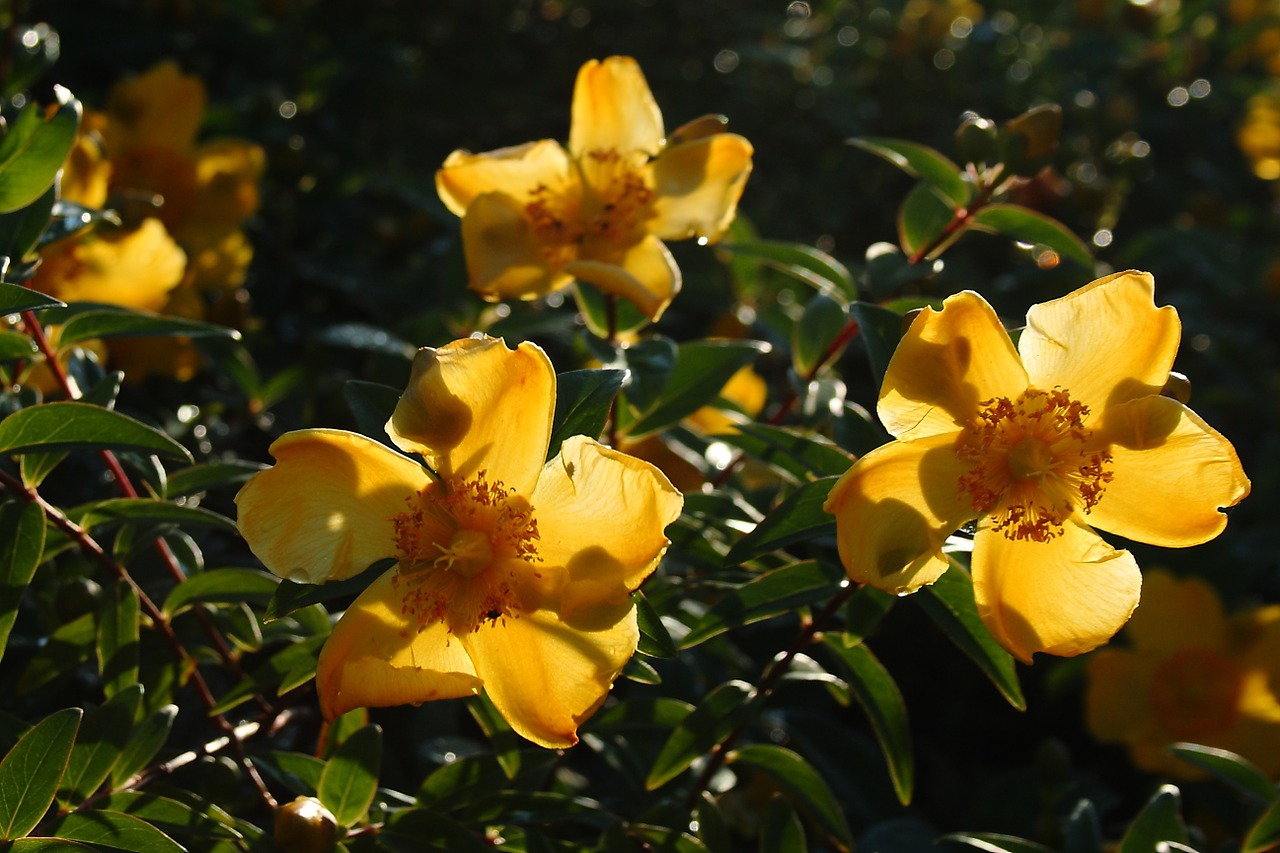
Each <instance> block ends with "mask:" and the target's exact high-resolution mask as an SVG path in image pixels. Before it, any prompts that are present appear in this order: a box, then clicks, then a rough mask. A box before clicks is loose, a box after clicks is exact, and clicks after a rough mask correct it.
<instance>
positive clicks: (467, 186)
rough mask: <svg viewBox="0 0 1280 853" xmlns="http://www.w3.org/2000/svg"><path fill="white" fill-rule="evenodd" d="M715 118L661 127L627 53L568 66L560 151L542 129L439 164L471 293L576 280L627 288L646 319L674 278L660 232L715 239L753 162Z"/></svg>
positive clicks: (529, 291)
mask: <svg viewBox="0 0 1280 853" xmlns="http://www.w3.org/2000/svg"><path fill="white" fill-rule="evenodd" d="M723 129H724V122H723V120H722V119H719V118H718V117H712V118H707V119H702V120H699V121H697V122H693V123H691V124H689V125H686V126H685V127H684V128H682V129H681V130H678V131H676V132H675V133H673V134H672V135H671V136H670V137H666V136H665V133H664V131H663V124H662V114H661V113H660V112H659V111H658V105H657V103H656V102H655V101H654V99H653V95H652V94H651V93H650V91H649V86H648V84H647V83H646V82H645V79H644V75H643V74H642V73H641V71H640V67H639V65H637V64H636V62H635V60H634V59H631V58H630V57H626V56H613V57H609V58H608V59H605V60H604V61H603V62H600V61H597V60H591V61H589V62H587V63H586V64H585V65H583V66H582V69H581V70H580V71H579V72H578V80H577V84H576V85H575V87H574V91H573V107H572V113H571V123H570V128H569V145H568V149H567V150H566V149H565V148H564V147H562V146H561V145H560V144H559V143H558V142H555V141H552V140H546V139H544V140H541V141H538V142H530V143H527V144H525V145H520V146H516V147H512V148H503V149H500V150H497V151H490V152H486V153H483V154H472V153H471V152H469V151H454V152H453V153H452V154H450V155H449V157H448V158H447V159H446V160H445V162H444V166H443V168H441V169H440V171H439V172H437V173H436V188H437V190H438V191H439V193H440V198H441V200H443V201H444V203H445V205H446V206H447V207H448V208H449V210H451V211H453V212H454V213H455V214H457V215H458V216H460V217H462V242H463V251H464V253H465V255H466V261H467V272H468V276H469V277H470V280H471V287H472V289H473V290H476V291H477V292H479V293H481V294H483V295H484V296H485V297H486V298H488V299H493V300H498V299H509V298H519V299H535V298H537V297H539V296H542V295H545V294H547V293H549V292H551V291H553V290H557V289H559V288H562V287H565V286H566V285H568V284H570V283H571V282H572V281H573V280H574V279H578V280H580V281H583V282H586V283H588V284H591V285H593V286H595V287H597V288H599V289H600V290H602V291H604V292H606V293H610V294H615V295H617V296H620V297H623V298H625V299H629V300H631V301H632V302H634V303H635V304H636V305H637V306H639V308H640V310H642V311H643V312H644V313H645V314H646V315H648V316H649V318H650V319H653V320H656V319H657V318H658V317H659V315H661V314H662V312H663V310H664V309H665V308H666V307H667V305H668V304H669V303H670V302H671V300H672V298H673V297H674V296H675V294H676V291H678V290H679V289H680V270H679V269H678V268H677V267H676V265H675V261H674V260H673V259H672V257H671V253H670V252H669V251H668V250H667V247H666V246H665V245H663V243H662V241H663V240H679V239H686V238H690V237H697V238H699V239H702V240H706V241H714V240H716V239H718V238H719V237H720V236H721V235H722V234H723V233H724V231H725V230H726V229H727V228H728V227H729V224H730V223H731V222H732V221H733V216H734V212H735V209H736V207H737V204H738V199H739V197H740V196H741V195H742V190H743V187H744V186H745V185H746V181H747V175H748V174H749V173H750V172H751V154H752V148H751V143H749V142H747V140H746V139H743V138H742V137H741V136H737V135H736V134H731V133H725V132H723Z"/></svg>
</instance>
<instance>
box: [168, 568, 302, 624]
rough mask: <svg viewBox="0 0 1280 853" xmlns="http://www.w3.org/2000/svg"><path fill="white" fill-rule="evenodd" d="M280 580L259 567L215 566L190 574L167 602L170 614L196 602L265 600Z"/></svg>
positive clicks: (175, 613) (273, 591)
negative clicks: (219, 567)
mask: <svg viewBox="0 0 1280 853" xmlns="http://www.w3.org/2000/svg"><path fill="white" fill-rule="evenodd" d="M279 584H280V581H279V579H278V578H276V577H275V576H274V575H269V574H267V573H266V572H260V571H258V570H257V569H212V570H210V571H207V572H200V573H199V574H194V575H191V576H190V577H188V578H187V579H186V580H185V581H183V582H182V583H180V584H178V585H177V586H175V587H174V588H173V592H171V593H169V597H168V598H166V599H165V602H164V612H165V614H166V615H167V616H176V615H178V614H179V613H181V612H182V611H183V610H185V609H186V608H188V607H190V606H191V605H192V604H195V603H196V602H206V603H211V602H223V603H227V602H239V601H251V602H255V603H257V602H259V601H260V602H261V603H262V604H264V605H265V604H266V602H268V601H270V599H271V596H273V595H274V594H275V592H276V587H277V586H279Z"/></svg>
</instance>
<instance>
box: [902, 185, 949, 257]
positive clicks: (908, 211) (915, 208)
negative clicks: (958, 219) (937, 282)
mask: <svg viewBox="0 0 1280 853" xmlns="http://www.w3.org/2000/svg"><path fill="white" fill-rule="evenodd" d="M954 218H955V209H954V208H953V207H952V206H951V205H950V204H948V203H947V202H946V201H945V200H943V199H942V197H941V196H939V195H938V192H937V191H936V190H935V189H934V188H933V187H931V186H929V185H928V184H916V186H915V187H914V188H913V189H912V190H911V192H909V193H907V197H906V198H904V199H903V200H902V206H901V207H900V208H898V245H900V246H902V251H903V252H905V253H906V254H908V255H910V256H912V257H914V256H916V255H919V254H920V253H922V252H926V250H928V252H927V254H926V255H925V257H929V256H930V255H932V254H933V253H936V252H937V251H938V249H939V248H941V247H942V246H943V245H945V242H946V241H944V238H943V233H944V232H945V231H946V228H947V226H948V225H949V224H950V223H951V221H952V220H953V219H954ZM953 234H958V232H953Z"/></svg>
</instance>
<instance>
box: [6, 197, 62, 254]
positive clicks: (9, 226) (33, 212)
mask: <svg viewBox="0 0 1280 853" xmlns="http://www.w3.org/2000/svg"><path fill="white" fill-rule="evenodd" d="M57 198H58V188H57V187H56V186H55V185H53V184H50V185H49V188H48V189H47V190H45V191H44V194H43V195H41V196H40V197H39V198H37V199H36V200H35V201H33V202H32V203H31V204H29V205H27V206H25V207H23V208H20V209H18V210H15V211H13V212H11V213H4V214H0V256H3V257H6V258H11V259H12V260H13V261H14V262H15V263H17V262H23V261H32V260H34V259H35V258H36V257H37V254H36V251H35V249H36V244H37V243H38V242H39V241H40V235H41V234H43V233H44V231H45V228H47V227H48V225H49V217H50V216H51V215H52V213H53V204H54V202H55V201H57Z"/></svg>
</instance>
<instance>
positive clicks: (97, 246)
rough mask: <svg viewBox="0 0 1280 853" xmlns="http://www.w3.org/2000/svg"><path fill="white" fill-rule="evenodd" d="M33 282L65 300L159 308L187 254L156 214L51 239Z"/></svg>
mask: <svg viewBox="0 0 1280 853" xmlns="http://www.w3.org/2000/svg"><path fill="white" fill-rule="evenodd" d="M42 257H43V260H42V262H41V265H40V268H39V270H37V272H36V276H35V278H34V279H33V280H32V283H31V286H32V287H33V288H35V289H36V290H39V291H41V292H43V293H48V294H49V295H51V296H56V297H57V298H59V299H61V300H63V301H66V302H102V303H106V304H108V305H121V306H123V307H125V308H134V309H137V310H139V311H159V310H161V309H162V308H164V306H165V304H166V303H167V302H168V300H169V295H170V293H171V292H172V291H173V289H174V288H175V287H177V286H178V284H179V282H181V281H182V276H183V272H184V270H185V269H186V266H187V256H186V254H185V253H183V251H182V249H181V248H179V247H178V244H177V243H175V242H173V238H171V237H170V236H169V233H168V232H167V231H165V229H164V226H163V225H161V224H160V220H158V219H144V220H143V221H142V224H141V225H139V226H138V227H137V228H134V229H129V230H115V229H103V230H102V231H99V232H96V233H93V234H90V235H88V237H86V238H84V239H78V240H61V241H59V242H57V243H54V244H52V245H50V246H49V247H48V248H47V249H45V251H44V253H43V256H42Z"/></svg>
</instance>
